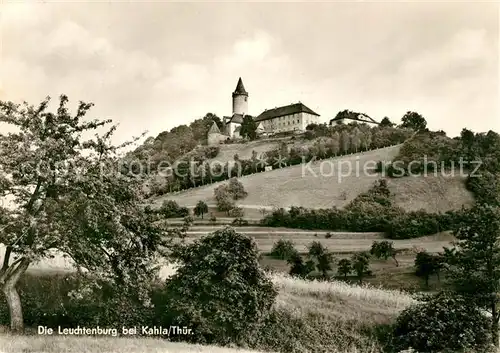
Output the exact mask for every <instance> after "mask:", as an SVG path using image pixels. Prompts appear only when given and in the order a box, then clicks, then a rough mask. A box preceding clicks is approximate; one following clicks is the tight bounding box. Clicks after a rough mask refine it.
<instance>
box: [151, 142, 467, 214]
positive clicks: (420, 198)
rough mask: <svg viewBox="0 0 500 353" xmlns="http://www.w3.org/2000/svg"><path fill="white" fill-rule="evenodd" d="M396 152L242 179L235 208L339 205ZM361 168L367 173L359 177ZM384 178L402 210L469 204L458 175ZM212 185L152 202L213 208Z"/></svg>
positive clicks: (367, 186) (365, 184) (397, 148)
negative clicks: (241, 195) (375, 166)
mask: <svg viewBox="0 0 500 353" xmlns="http://www.w3.org/2000/svg"><path fill="white" fill-rule="evenodd" d="M400 148H401V145H397V146H392V147H387V148H383V149H379V150H374V151H369V152H364V153H360V154H353V155H350V156H344V157H339V158H334V159H331V160H328V162H325V161H321V162H316V163H314V164H311V165H310V167H311V168H310V169H308V168H306V167H304V166H301V165H298V166H292V167H287V168H283V169H276V170H273V171H270V172H265V173H259V174H253V175H248V176H244V177H242V178H240V180H241V182H242V183H243V185H244V187H245V189H246V191H247V192H248V197H246V198H245V199H244V200H241V201H239V202H238V204H239V205H241V206H243V207H244V208H247V209H248V210H258V209H259V208H260V207H262V206H265V207H268V208H272V207H289V206H303V207H306V208H329V207H332V206H337V207H343V206H345V205H346V204H347V203H349V202H350V201H352V200H353V199H354V198H355V197H356V196H357V195H359V194H360V193H362V192H366V191H368V190H369V189H370V187H371V186H372V185H373V183H374V181H375V180H377V179H379V178H380V177H381V174H379V173H374V172H373V170H372V169H371V168H370V167H373V164H374V163H376V162H378V161H380V160H385V161H390V160H393V159H394V158H395V157H396V156H397V155H398V153H399V151H400ZM332 166H333V171H332ZM365 166H366V167H365ZM363 168H366V170H367V171H368V172H366V173H365V172H364V169H363ZM321 170H322V171H323V173H321ZM389 180H390V182H389V188H390V189H391V191H392V192H393V193H394V194H395V196H396V200H395V202H396V204H397V205H398V206H401V207H403V208H404V209H406V210H416V209H420V208H424V209H427V210H429V211H431V210H432V211H443V212H444V211H447V210H450V209H458V208H460V207H461V206H462V205H469V204H471V203H472V202H473V196H472V194H471V193H470V192H468V191H467V190H466V189H465V186H464V180H463V179H462V178H460V177H458V176H456V177H442V176H438V177H435V176H433V175H429V176H426V177H424V176H420V177H411V178H399V179H389ZM217 185H218V184H212V185H206V186H202V187H199V188H195V189H190V190H188V191H184V192H180V193H177V194H171V195H165V196H162V197H159V198H157V199H155V200H154V203H155V204H156V205H158V206H159V205H160V204H161V203H162V202H163V201H164V200H175V201H177V202H178V203H179V204H180V205H186V206H193V205H195V204H196V202H197V201H199V200H204V201H206V202H208V203H209V204H215V200H214V198H213V190H214V188H215V187H216V186H217ZM251 213H252V216H253V217H255V216H258V213H257V212H251ZM247 215H248V214H247Z"/></svg>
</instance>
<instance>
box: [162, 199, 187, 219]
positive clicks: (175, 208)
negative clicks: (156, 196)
mask: <svg viewBox="0 0 500 353" xmlns="http://www.w3.org/2000/svg"><path fill="white" fill-rule="evenodd" d="M158 213H159V214H161V215H162V216H163V217H164V218H183V217H186V216H188V215H189V210H188V208H187V207H180V206H179V204H178V203H177V202H175V201H172V200H166V201H163V204H162V205H161V207H160V209H159V210H158Z"/></svg>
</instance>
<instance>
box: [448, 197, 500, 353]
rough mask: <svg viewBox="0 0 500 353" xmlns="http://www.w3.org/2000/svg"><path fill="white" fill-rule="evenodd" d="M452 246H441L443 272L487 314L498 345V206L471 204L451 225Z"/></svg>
mask: <svg viewBox="0 0 500 353" xmlns="http://www.w3.org/2000/svg"><path fill="white" fill-rule="evenodd" d="M454 235H455V237H456V238H457V241H456V243H455V244H454V245H455V246H454V247H453V248H451V249H445V253H444V257H445V261H446V264H447V265H448V266H447V267H448V268H447V274H448V277H449V278H450V280H451V283H452V284H453V286H454V288H455V290H456V291H457V292H458V293H460V294H461V295H463V296H466V297H467V298H468V299H469V304H471V303H474V304H475V306H477V307H478V308H482V309H484V310H487V311H488V312H489V313H490V314H491V324H492V331H493V342H494V344H495V345H497V346H498V329H499V327H498V326H499V320H500V309H499V296H498V294H499V293H500V242H499V239H500V208H499V207H497V206H492V205H481V204H478V205H476V206H474V207H473V208H472V209H471V210H470V211H469V212H468V213H466V214H465V215H464V217H463V218H462V220H461V221H460V222H459V223H458V224H457V226H456V228H455V229H454Z"/></svg>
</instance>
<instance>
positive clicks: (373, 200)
mask: <svg viewBox="0 0 500 353" xmlns="http://www.w3.org/2000/svg"><path fill="white" fill-rule="evenodd" d="M462 212H463V211H449V212H446V213H444V214H441V213H427V212H425V211H423V210H422V211H415V212H405V211H404V210H403V209H402V208H400V207H397V206H394V205H393V201H392V195H391V193H390V192H389V189H388V188H387V184H386V180H383V179H382V180H379V181H377V182H375V183H374V186H373V187H372V188H371V189H370V190H369V191H368V192H366V193H363V194H360V195H358V196H357V197H356V198H355V199H354V200H353V201H351V202H350V203H349V204H348V205H347V206H346V207H345V208H344V209H338V208H336V207H332V208H329V209H306V208H304V207H294V206H293V207H291V208H290V210H285V209H275V210H274V211H273V212H272V213H271V214H268V215H267V216H265V217H264V218H263V220H262V221H261V223H262V224H264V225H266V226H269V227H288V228H301V229H326V230H338V231H351V232H385V233H386V234H387V237H388V238H391V239H409V238H415V237H420V236H424V235H430V234H435V233H438V232H440V231H444V230H448V229H451V226H452V224H454V222H455V221H456V220H457V219H459V218H460V214H461V213H462Z"/></svg>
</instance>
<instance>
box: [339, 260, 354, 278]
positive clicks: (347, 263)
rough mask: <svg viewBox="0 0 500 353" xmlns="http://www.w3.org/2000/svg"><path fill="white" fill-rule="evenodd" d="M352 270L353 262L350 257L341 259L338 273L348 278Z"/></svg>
mask: <svg viewBox="0 0 500 353" xmlns="http://www.w3.org/2000/svg"><path fill="white" fill-rule="evenodd" d="M351 272H352V263H351V260H349V259H340V260H339V263H338V264H337V273H338V275H339V276H343V277H344V279H347V276H348V275H349V274H350V273H351Z"/></svg>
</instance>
